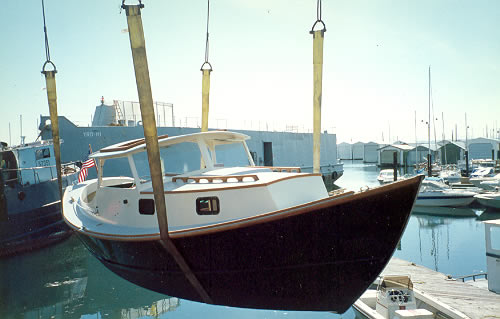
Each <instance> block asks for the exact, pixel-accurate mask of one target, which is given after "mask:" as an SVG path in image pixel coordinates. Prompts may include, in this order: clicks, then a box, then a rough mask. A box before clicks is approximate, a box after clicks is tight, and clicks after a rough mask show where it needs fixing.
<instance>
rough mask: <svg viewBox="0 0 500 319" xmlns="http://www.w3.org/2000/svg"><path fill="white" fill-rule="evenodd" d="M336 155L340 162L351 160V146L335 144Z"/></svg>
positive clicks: (343, 143)
mask: <svg viewBox="0 0 500 319" xmlns="http://www.w3.org/2000/svg"><path fill="white" fill-rule="evenodd" d="M337 154H338V157H339V159H341V160H352V145H351V144H349V143H346V142H342V143H340V144H337Z"/></svg>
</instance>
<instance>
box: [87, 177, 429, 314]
mask: <svg viewBox="0 0 500 319" xmlns="http://www.w3.org/2000/svg"><path fill="white" fill-rule="evenodd" d="M421 180H422V178H421V177H415V178H412V179H410V180H406V181H402V182H396V183H393V184H389V185H387V186H384V187H379V188H376V189H372V190H368V191H365V192H361V193H358V194H354V195H350V196H346V197H342V198H339V199H336V200H331V201H326V202H325V201H320V202H319V203H318V204H315V205H313V204H311V205H309V206H305V207H301V208H298V209H296V210H295V211H294V212H293V214H282V215H279V216H275V217H273V216H272V215H271V217H270V218H268V219H267V220H257V221H253V222H252V221H250V222H248V223H245V224H238V225H236V226H234V227H226V228H225V229H224V230H218V231H205V232H199V233H196V234H194V235H186V236H182V235H179V236H174V237H173V238H172V241H173V243H174V244H175V245H176V246H177V248H178V250H179V251H180V253H181V254H182V255H183V256H184V258H185V259H186V261H187V263H188V264H189V265H190V267H191V269H192V270H193V272H194V274H195V275H196V277H197V278H198V280H199V281H200V282H201V285H202V286H203V287H204V288H205V290H206V291H207V292H208V294H209V296H210V297H211V299H212V302H213V303H214V304H219V305H227V306H234V307H245V308H261V309H288V310H321V311H334V312H339V313H343V312H344V311H346V310H347V309H348V308H349V307H350V306H351V304H352V303H353V302H354V301H355V300H356V299H357V298H358V297H359V296H360V295H361V294H362V293H363V292H364V291H365V289H366V288H367V287H368V286H369V285H370V284H371V283H372V282H373V281H374V279H375V278H376V276H377V275H378V274H379V273H380V272H381V271H382V269H383V268H384V266H385V265H386V264H387V262H388V261H389V259H390V257H391V256H392V254H393V252H394V249H395V247H396V245H397V243H398V241H399V239H400V237H401V236H402V234H403V231H404V229H405V227H406V224H407V222H408V219H409V216H410V212H411V209H412V206H413V203H414V201H415V197H416V194H417V192H418V188H419V185H420V182H421ZM77 233H78V234H79V237H80V238H81V239H82V241H83V242H84V244H85V245H86V246H87V247H88V249H89V250H90V251H91V252H92V253H93V254H94V255H95V256H96V257H97V258H98V259H99V260H100V261H101V262H102V263H103V264H104V265H105V266H106V267H108V268H109V269H111V270H112V271H113V272H115V273H116V274H118V275H120V276H122V277H123V278H125V279H127V280H129V281H131V282H133V283H135V284H137V285H139V286H142V287H145V288H148V289H151V290H154V291H157V292H160V293H164V294H167V295H170V296H176V297H180V298H184V299H189V300H194V301H202V300H201V298H200V296H199V295H198V293H197V292H196V291H195V290H194V289H193V288H192V286H191V285H190V284H189V282H188V281H187V279H186V277H185V275H184V274H183V273H182V271H181V270H180V269H179V267H178V266H177V264H176V263H175V261H174V260H173V258H172V257H171V256H170V255H169V254H168V253H167V251H166V250H165V249H164V248H163V246H162V244H161V243H160V242H159V241H158V240H146V241H144V240H143V241H141V240H140V239H134V238H130V239H127V238H123V237H122V238H117V239H116V240H113V239H109V238H102V237H99V236H95V234H91V233H88V232H86V231H85V229H78V232H77Z"/></svg>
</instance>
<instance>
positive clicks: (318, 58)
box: [310, 28, 326, 173]
mask: <svg viewBox="0 0 500 319" xmlns="http://www.w3.org/2000/svg"><path fill="white" fill-rule="evenodd" d="M325 32H326V28H323V29H322V30H318V31H313V30H311V32H310V33H311V34H312V35H313V66H314V74H313V84H314V96H313V173H320V154H321V98H322V91H323V42H324V38H325Z"/></svg>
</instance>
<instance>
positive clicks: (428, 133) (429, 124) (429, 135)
mask: <svg viewBox="0 0 500 319" xmlns="http://www.w3.org/2000/svg"><path fill="white" fill-rule="evenodd" d="M427 140H428V142H429V152H428V155H429V160H430V156H431V66H430V65H429V120H428V121H427Z"/></svg>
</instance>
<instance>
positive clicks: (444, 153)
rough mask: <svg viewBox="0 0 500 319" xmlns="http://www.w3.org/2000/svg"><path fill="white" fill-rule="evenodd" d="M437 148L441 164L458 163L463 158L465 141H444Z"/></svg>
mask: <svg viewBox="0 0 500 319" xmlns="http://www.w3.org/2000/svg"><path fill="white" fill-rule="evenodd" d="M440 144H441V146H440V147H439V148H438V152H439V157H440V158H441V164H443V165H446V164H458V161H459V160H462V159H464V158H465V143H464V142H460V141H452V142H450V141H444V142H442V143H440Z"/></svg>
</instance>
